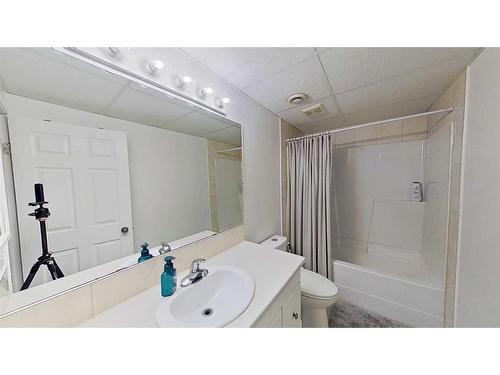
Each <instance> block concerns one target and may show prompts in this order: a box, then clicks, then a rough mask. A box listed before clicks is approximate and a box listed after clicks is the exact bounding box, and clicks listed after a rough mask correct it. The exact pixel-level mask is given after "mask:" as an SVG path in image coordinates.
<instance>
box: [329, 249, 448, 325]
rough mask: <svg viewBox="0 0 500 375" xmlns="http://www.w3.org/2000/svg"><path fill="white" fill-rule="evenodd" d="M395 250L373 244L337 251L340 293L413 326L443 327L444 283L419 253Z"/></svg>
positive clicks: (366, 307)
mask: <svg viewBox="0 0 500 375" xmlns="http://www.w3.org/2000/svg"><path fill="white" fill-rule="evenodd" d="M395 250H396V249H394V248H390V247H384V246H372V247H369V249H368V250H366V251H353V250H351V251H348V252H347V251H345V252H344V253H343V254H338V253H337V254H336V258H337V260H335V261H334V262H333V266H334V280H335V284H337V286H338V288H339V297H340V298H342V299H344V300H346V301H348V302H350V303H352V304H355V305H358V306H360V307H362V308H364V309H366V310H368V311H371V312H374V313H377V314H380V315H383V316H385V317H387V318H389V319H393V320H396V321H398V322H401V323H404V324H406V325H409V326H411V327H443V316H444V312H443V310H444V302H443V301H444V290H443V286H442V285H440V284H439V283H438V282H437V281H436V279H435V278H434V277H433V275H432V273H431V272H430V270H429V269H428V267H426V265H425V263H424V262H423V261H422V260H421V258H420V257H419V256H418V255H417V254H416V253H414V254H411V253H410V254H409V253H408V252H407V253H402V252H401V250H402V249H397V251H395ZM340 259H342V260H340Z"/></svg>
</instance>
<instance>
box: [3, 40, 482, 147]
mask: <svg viewBox="0 0 500 375" xmlns="http://www.w3.org/2000/svg"><path fill="white" fill-rule="evenodd" d="M155 50H158V51H157V52H158V53H159V54H161V53H165V54H166V55H168V56H170V55H172V56H170V58H174V57H175V56H176V54H175V53H174V52H175V51H176V50H177V51H178V52H180V51H179V50H178V49H175V48H158V49H155ZM182 51H183V52H184V53H187V54H188V55H190V56H191V57H192V58H193V59H194V60H196V61H198V62H199V63H200V64H201V65H202V66H204V67H205V68H207V69H209V70H211V71H213V72H214V73H215V74H217V75H218V76H220V77H221V78H222V79H223V80H225V81H227V82H228V83H230V84H231V85H232V86H234V87H236V88H237V89H238V90H240V91H242V92H243V93H244V94H246V95H248V96H249V97H251V98H253V99H254V100H255V101H257V102H258V103H260V104H262V105H263V106H264V107H266V108H268V109H269V110H271V111H272V112H274V113H276V114H277V115H278V116H280V117H281V118H283V119H284V120H286V121H288V122H289V123H291V124H292V125H294V126H296V127H297V128H299V129H301V130H302V131H304V132H315V131H322V130H326V129H332V128H336V127H340V126H345V125H351V124H359V123H362V122H367V121H376V120H381V119H386V118H392V117H396V116H404V115H408V114H413V113H417V112H422V111H425V110H427V109H428V108H429V107H430V106H431V105H432V104H433V103H434V102H435V101H436V100H437V98H438V97H439V96H440V95H441V94H442V93H443V92H444V90H445V89H446V88H447V87H448V85H449V84H450V83H451V82H452V81H453V80H454V79H455V78H456V77H457V76H458V75H459V74H460V73H461V72H462V71H463V70H464V69H465V67H466V65H467V64H468V63H469V62H470V61H471V60H472V59H473V57H474V56H475V55H476V54H477V53H479V51H480V49H479V48H182ZM196 65H198V64H196ZM200 68H201V69H202V67H201V66H200ZM0 90H4V91H6V92H9V93H12V94H15V95H21V96H26V97H29V98H33V99H38V100H42V101H46V102H50V103H54V104H59V105H65V106H69V107H72V108H77V109H81V110H85V111H89V112H94V113H98V114H103V115H106V116H112V117H117V118H122V119H126V120H129V121H135V122H139V123H144V124H148V125H153V126H158V127H162V128H166V129H171V130H175V131H181V132H186V133H189V134H193V135H198V136H204V137H208V138H212V139H217V140H221V141H226V142H229V143H232V144H238V145H239V144H240V142H239V141H238V140H237V139H238V138H239V137H238V136H237V135H236V134H237V133H238V131H239V130H238V128H234V129H232V128H231V126H232V125H231V123H224V122H221V123H218V122H217V121H214V120H213V119H212V118H209V119H208V120H207V119H206V118H203V116H200V115H199V113H197V112H194V111H193V109H192V108H190V107H186V106H184V107H183V106H178V105H176V104H172V103H170V102H169V101H168V99H167V98H166V97H165V96H162V95H159V94H157V93H155V92H154V91H152V90H150V89H146V88H144V87H141V86H139V85H137V84H134V83H131V82H130V81H128V80H126V79H124V78H121V77H119V76H115V75H112V74H109V73H106V72H104V71H102V70H99V69H97V68H95V67H93V66H91V65H89V64H86V63H83V62H79V61H76V60H74V59H71V58H69V57H67V56H64V55H62V54H60V53H57V52H55V51H54V50H52V49H50V48H0ZM295 93H306V94H307V95H308V99H307V100H306V101H305V102H304V103H303V104H301V105H292V104H290V103H288V101H287V99H288V97H289V96H290V95H292V94H295ZM318 103H322V104H323V107H324V108H325V111H324V112H323V113H321V114H319V115H316V116H314V117H308V116H306V115H305V114H304V113H302V111H301V110H302V109H304V108H307V107H310V106H311V105H314V104H318ZM226 128H227V129H226Z"/></svg>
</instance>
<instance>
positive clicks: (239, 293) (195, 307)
mask: <svg viewBox="0 0 500 375" xmlns="http://www.w3.org/2000/svg"><path fill="white" fill-rule="evenodd" d="M207 268H208V272H209V274H208V276H206V277H204V278H203V279H201V280H200V281H198V282H196V283H194V284H192V285H190V286H188V287H185V288H182V287H180V286H179V282H180V280H178V281H179V282H178V283H177V284H178V287H177V291H176V292H175V294H174V295H173V296H171V297H167V298H165V300H164V301H162V302H161V303H160V304H159V306H158V310H157V312H156V322H157V324H158V326H160V327H224V326H225V325H227V324H229V323H231V322H232V321H233V320H234V319H236V318H237V317H238V316H240V315H241V314H242V313H243V311H245V310H246V309H247V307H248V305H250V302H251V301H252V299H253V294H254V291H255V282H254V279H253V277H252V276H251V275H250V274H249V273H248V272H246V271H244V270H242V269H240V268H236V267H230V266H218V267H207Z"/></svg>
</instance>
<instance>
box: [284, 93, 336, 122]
mask: <svg viewBox="0 0 500 375" xmlns="http://www.w3.org/2000/svg"><path fill="white" fill-rule="evenodd" d="M318 103H322V104H323V106H324V107H325V112H323V113H321V114H319V115H316V116H314V117H310V116H307V115H306V114H304V113H303V112H302V111H301V110H302V109H304V108H307V107H310V106H312V105H314V104H318ZM335 115H338V111H337V103H336V101H335V98H334V97H333V96H328V97H326V98H323V99H321V100H315V101H313V102H310V103H307V104H304V105H301V106H297V107H293V108H290V109H289V110H286V111H284V112H280V113H278V116H280V117H281V118H282V119H284V120H286V121H288V122H289V123H290V124H292V125H295V126H297V125H302V124H306V123H308V122H313V121H319V120H324V119H327V118H330V117H333V116H335Z"/></svg>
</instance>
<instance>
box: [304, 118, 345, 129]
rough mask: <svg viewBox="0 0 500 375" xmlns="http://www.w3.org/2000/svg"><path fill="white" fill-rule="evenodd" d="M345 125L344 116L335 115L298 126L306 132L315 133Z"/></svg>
mask: <svg viewBox="0 0 500 375" xmlns="http://www.w3.org/2000/svg"><path fill="white" fill-rule="evenodd" d="M342 126H345V121H344V117H343V116H335V117H331V118H328V119H325V120H319V121H315V122H311V123H308V124H304V125H299V126H297V128H299V129H300V130H302V131H303V132H304V133H315V132H322V131H325V130H330V129H335V128H339V127H342Z"/></svg>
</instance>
